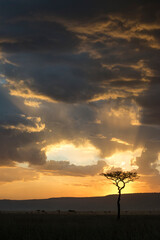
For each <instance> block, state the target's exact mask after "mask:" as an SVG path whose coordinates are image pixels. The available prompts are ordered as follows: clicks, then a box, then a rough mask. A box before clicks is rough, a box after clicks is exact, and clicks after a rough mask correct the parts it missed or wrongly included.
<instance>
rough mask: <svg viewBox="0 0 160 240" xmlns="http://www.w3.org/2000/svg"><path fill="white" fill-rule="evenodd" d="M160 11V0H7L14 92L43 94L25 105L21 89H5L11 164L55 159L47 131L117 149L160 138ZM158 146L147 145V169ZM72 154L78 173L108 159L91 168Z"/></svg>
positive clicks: (5, 33) (6, 50)
mask: <svg viewBox="0 0 160 240" xmlns="http://www.w3.org/2000/svg"><path fill="white" fill-rule="evenodd" d="M159 16H160V12H159V1H138V0H137V1H116V0H112V1H104V0H103V1H102V0H100V1H90V0H89V1H79V2H77V1H60V0H59V1H49V0H48V1H42V0H39V1H23V0H15V1H12V0H1V1H0V20H1V26H0V68H1V73H2V75H3V78H4V79H6V80H5V81H6V84H4V86H5V87H6V88H8V90H9V91H10V94H11V95H15V96H17V97H22V98H24V99H27V98H29V99H31V100H34V99H38V100H39V101H41V100H42V105H41V107H40V108H39V109H36V111H31V110H27V108H25V106H24V105H23V103H22V104H21V108H22V109H23V110H24V112H25V111H26V113H25V114H24V112H23V111H22V110H21V111H20V110H19V109H18V108H16V107H15V105H14V104H12V100H11V98H12V97H9V96H8V98H7V99H5V100H4V99H2V98H3V97H2V96H1V95H0V101H1V103H2V104H1V109H0V113H2V114H1V118H0V124H1V129H0V131H1V133H2V134H1V135H0V142H1V148H2V151H1V152H0V155H1V157H0V159H1V161H2V162H3V164H4V163H6V162H7V161H8V162H9V163H11V161H20V162H21V161H29V162H30V163H31V164H34V163H37V164H38V163H45V159H46V156H45V154H44V151H41V149H42V147H44V145H43V144H41V142H43V141H44V140H45V141H46V143H45V144H46V145H47V144H53V143H56V142H61V141H62V140H63V139H65V140H68V141H75V142H76V139H78V140H77V141H80V140H79V139H83V138H85V139H89V141H90V142H91V143H92V144H93V145H94V146H96V147H97V148H98V149H100V150H101V157H105V156H110V155H112V154H113V153H114V152H115V151H116V150H117V151H126V150H129V149H132V150H134V149H135V147H144V146H145V143H146V142H148V141H150V140H151V139H154V138H157V134H158V133H159V132H158V131H159V130H153V129H152V128H150V127H149V126H151V127H155V126H156V127H157V125H159V119H160V114H159V103H160V101H159V100H160V98H159V96H160V94H159V76H160V65H159V63H160V61H159V54H160V43H159V36H160V17H159ZM19 99H21V98H19ZM95 99H96V100H97V102H96V101H95ZM104 99H105V100H104ZM98 100H100V101H98ZM21 101H22V99H21ZM45 101H47V102H45ZM53 101H57V102H58V103H57V105H56V104H54V103H53ZM49 102H52V103H49ZM89 102H90V103H89ZM68 103H72V104H68ZM67 104H68V105H67ZM135 106H136V107H137V108H138V107H140V108H141V110H139V111H140V115H141V117H140V118H139V119H138V120H139V121H140V124H142V125H143V126H142V127H139V130H138V127H137V126H136V125H132V124H131V122H130V121H129V116H130V118H131V120H135V119H134V118H136V117H135V116H133V115H134V114H133V112H134V110H135V112H136V111H138V110H137V109H134V107H135ZM6 109H7V111H6ZM123 111H124V112H123ZM31 112H32V114H33V115H32V114H31ZM121 112H122V114H121ZM22 114H24V115H25V117H23V116H22ZM105 114H106V115H105ZM28 117H30V118H28ZM39 117H40V118H41V120H40V121H39V122H37V121H38V118H39ZM121 119H122V120H121ZM126 121H127V124H126ZM43 123H45V125H46V128H44V125H43ZM52 130H53V132H52ZM49 131H51V132H49ZM136 131H137V132H138V131H139V133H138V134H139V138H138V139H137V142H136V143H135V142H134V141H135V139H134V138H135V132H136ZM112 138H115V139H120V140H123V141H124V142H127V143H128V145H125V144H120V143H118V142H114V141H111V139H112ZM37 143H38V144H37ZM132 145H134V146H132ZM8 146H9V147H8ZM131 146H132V147H131ZM157 146H158V145H157ZM147 149H151V148H150V146H149V145H147ZM147 151H150V150H147ZM158 151H159V147H157V148H156V149H155V152H156V153H155V154H153V157H152V158H151V159H150V160H149V159H147V160H145V159H146V155H147V152H146V153H143V154H142V157H141V158H140V159H139V160H137V164H138V166H139V168H140V171H143V165H145V164H146V171H145V172H149V171H150V172H151V171H152V169H151V167H150V164H151V163H153V164H154V163H155V161H156V160H155V159H157V154H158ZM143 159H144V160H143ZM149 161H150V162H149ZM56 164H59V163H56V162H55V161H54V162H53V165H54V168H55V166H57V165H56ZM60 164H62V163H60ZM65 164H66V165H65V166H66V169H67V170H66V172H68V174H75V175H76V174H82V172H85V173H86V172H87V174H88V173H89V171H90V172H91V173H92V172H93V173H95V172H96V171H97V170H96V171H95V170H93V169H95V168H96V169H97V166H99V165H98V164H97V166H96V165H95V166H93V169H91V168H90V167H88V168H87V170H86V168H83V167H81V168H80V169H79V168H78V167H76V166H72V165H70V164H69V163H68V162H67V163H65ZM62 165H63V164H62ZM102 167H103V166H102ZM153 167H154V168H155V166H153ZM60 170H61V169H59V166H58V167H57V171H60ZM73 172H75V173H73ZM65 174H66V173H65Z"/></svg>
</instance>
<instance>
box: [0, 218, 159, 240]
mask: <svg viewBox="0 0 160 240" xmlns="http://www.w3.org/2000/svg"><path fill="white" fill-rule="evenodd" d="M0 239H3V240H41V239H43V240H51V239H53V240H64V239H66V240H93V239H94V240H99V239H103V240H104V239H106V240H107V239H111V240H114V239H115V240H118V239H123V240H131V239H134V240H152V239H153V240H159V239H160V216H149V215H148V216H144V215H143V216H122V218H121V220H120V221H119V222H117V221H116V216H105V215H74V214H73V215H72V214H70V215H69V214H68V215H53V214H46V215H43V214H17V213H16V214H15V213H14V214H13V213H12V214H11V213H8V214H0Z"/></svg>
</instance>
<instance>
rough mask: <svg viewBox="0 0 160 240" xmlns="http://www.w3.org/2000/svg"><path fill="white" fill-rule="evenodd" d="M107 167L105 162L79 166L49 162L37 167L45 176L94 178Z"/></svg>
mask: <svg viewBox="0 0 160 240" xmlns="http://www.w3.org/2000/svg"><path fill="white" fill-rule="evenodd" d="M105 166H106V162H105V161H98V162H97V164H95V165H88V166H78V165H74V164H70V162H69V161H54V160H50V161H47V162H46V164H45V165H42V166H40V167H39V168H38V167H37V170H38V171H41V172H43V173H44V174H49V175H50V174H53V175H70V176H81V177H84V176H94V175H96V174H98V173H101V172H103V167H105Z"/></svg>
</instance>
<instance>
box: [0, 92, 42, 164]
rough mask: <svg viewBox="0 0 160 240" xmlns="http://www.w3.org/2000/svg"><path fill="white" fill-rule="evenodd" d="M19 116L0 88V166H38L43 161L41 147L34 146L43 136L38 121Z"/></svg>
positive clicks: (5, 93) (19, 112)
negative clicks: (22, 164) (23, 163)
mask: <svg viewBox="0 0 160 240" xmlns="http://www.w3.org/2000/svg"><path fill="white" fill-rule="evenodd" d="M21 114H22V112H21V111H20V110H19V109H18V108H17V107H16V106H15V105H14V104H13V103H12V102H11V100H10V96H9V95H8V94H7V92H6V91H4V88H3V87H0V133H1V134H0V165H13V164H14V162H25V161H26V162H31V163H35V164H36V163H38V164H40V163H43V162H44V161H45V158H46V156H45V154H44V152H43V151H41V146H39V145H37V144H36V142H38V141H40V139H41V138H42V136H43V134H42V133H41V130H43V129H41V128H40V129H39V127H40V125H39V121H38V122H37V118H32V117H27V118H28V119H27V118H26V116H22V115H21ZM42 139H43V138H42Z"/></svg>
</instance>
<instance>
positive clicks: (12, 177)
mask: <svg viewBox="0 0 160 240" xmlns="http://www.w3.org/2000/svg"><path fill="white" fill-rule="evenodd" d="M38 179H39V173H37V172H36V171H35V170H31V169H24V168H21V167H0V183H1V184H2V183H9V182H14V181H24V182H26V181H33V180H38Z"/></svg>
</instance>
